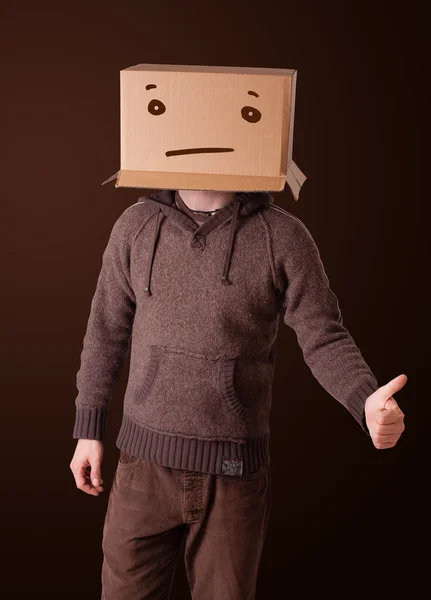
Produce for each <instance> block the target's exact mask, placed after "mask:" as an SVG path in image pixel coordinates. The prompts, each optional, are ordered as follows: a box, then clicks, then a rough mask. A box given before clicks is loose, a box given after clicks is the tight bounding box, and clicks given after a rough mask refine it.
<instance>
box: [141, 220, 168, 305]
mask: <svg viewBox="0 0 431 600" xmlns="http://www.w3.org/2000/svg"><path fill="white" fill-rule="evenodd" d="M163 217H164V214H163V212H162V211H161V209H159V211H158V213H157V221H156V229H155V231H154V237H153V245H152V247H151V252H150V258H149V261H148V266H147V270H146V272H145V279H144V292H145V293H146V294H147V296H151V290H150V281H151V271H152V268H153V261H154V253H155V251H156V242H157V237H158V235H159V230H160V225H161V223H162V220H163Z"/></svg>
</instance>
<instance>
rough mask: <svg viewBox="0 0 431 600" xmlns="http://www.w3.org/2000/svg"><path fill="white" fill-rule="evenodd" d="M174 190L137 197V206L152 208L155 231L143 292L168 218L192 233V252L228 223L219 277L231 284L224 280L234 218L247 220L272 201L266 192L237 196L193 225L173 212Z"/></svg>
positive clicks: (147, 287) (226, 274) (231, 241)
mask: <svg viewBox="0 0 431 600" xmlns="http://www.w3.org/2000/svg"><path fill="white" fill-rule="evenodd" d="M175 191H176V190H163V191H161V192H158V193H155V194H151V195H150V196H141V197H140V198H139V199H138V202H146V203H147V204H149V205H152V206H154V207H155V208H156V212H157V216H156V227H155V232H154V237H153V243H152V248H151V252H150V257H149V263H148V267H147V270H146V272H145V281H144V290H145V292H146V293H147V294H148V295H150V294H151V270H152V266H153V261H154V255H155V252H156V248H157V239H158V235H159V231H160V228H161V226H162V223H163V221H164V219H166V218H168V219H171V221H172V222H173V223H174V224H175V225H176V226H177V227H179V228H180V229H183V230H184V231H188V232H191V233H192V239H191V241H190V246H191V247H192V248H201V249H202V250H203V249H204V248H205V241H206V236H207V235H208V234H209V233H210V232H211V231H212V230H214V229H215V228H216V227H218V226H219V225H221V224H222V223H224V222H225V221H227V220H228V219H231V224H230V230H229V238H228V242H227V245H226V252H225V261H224V266H223V272H222V273H221V275H220V281H221V283H223V284H225V285H227V284H230V283H231V282H230V281H229V279H228V272H229V264H230V259H231V256H232V249H233V245H234V239H235V233H236V223H237V220H238V218H241V217H243V218H247V217H248V216H249V215H251V214H252V213H253V212H255V211H257V210H259V209H260V208H261V207H262V206H263V205H265V204H272V203H273V202H274V198H273V197H272V195H271V194H270V193H269V192H238V194H237V195H236V196H235V198H233V199H232V200H231V202H229V203H228V204H225V206H223V207H222V208H220V210H218V211H217V212H216V213H215V214H214V215H212V216H211V217H210V218H208V219H207V220H206V221H204V222H203V223H201V224H198V223H196V221H194V220H193V219H192V218H191V217H189V215H187V214H185V213H184V212H183V211H181V210H179V209H178V208H177V205H176V203H175Z"/></svg>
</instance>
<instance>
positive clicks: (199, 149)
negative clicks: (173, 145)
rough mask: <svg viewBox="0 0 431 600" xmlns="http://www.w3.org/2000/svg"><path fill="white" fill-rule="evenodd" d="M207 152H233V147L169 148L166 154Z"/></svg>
mask: <svg viewBox="0 0 431 600" xmlns="http://www.w3.org/2000/svg"><path fill="white" fill-rule="evenodd" d="M206 152H233V148H184V149H183V150H168V151H167V152H166V156H179V155H180V154H205V153H206Z"/></svg>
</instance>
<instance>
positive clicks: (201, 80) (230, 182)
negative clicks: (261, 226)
mask: <svg viewBox="0 0 431 600" xmlns="http://www.w3.org/2000/svg"><path fill="white" fill-rule="evenodd" d="M295 88H296V70H294V69H271V68H256V67H215V66H195V65H163V64H161V65H157V64H139V65H135V66H132V67H128V68H127V69H123V70H122V71H120V105H121V119H120V122H121V164H120V170H119V171H118V172H117V173H116V174H115V175H114V176H112V177H110V178H109V179H108V180H106V181H105V182H104V183H107V182H108V181H112V180H113V179H114V178H116V184H115V185H116V187H137V188H156V189H195V190H222V191H281V190H283V189H284V187H285V183H286V181H287V183H288V185H289V186H290V188H291V190H292V193H293V195H294V197H295V199H298V195H299V190H300V189H301V186H302V184H303V183H304V181H305V179H306V178H305V176H304V175H303V173H302V172H301V171H300V170H299V169H298V167H297V166H296V165H295V163H294V162H293V161H292V145H293V121H294V113H295Z"/></svg>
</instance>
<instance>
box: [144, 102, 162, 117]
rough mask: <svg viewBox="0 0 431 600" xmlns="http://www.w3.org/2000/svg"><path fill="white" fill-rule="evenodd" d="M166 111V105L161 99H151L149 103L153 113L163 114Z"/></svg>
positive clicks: (149, 109)
mask: <svg viewBox="0 0 431 600" xmlns="http://www.w3.org/2000/svg"><path fill="white" fill-rule="evenodd" d="M165 111H166V106H165V105H164V104H163V102H161V101H160V100H151V102H150V103H149V104H148V112H150V113H151V114H152V115H162V114H163V113H164V112H165Z"/></svg>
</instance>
